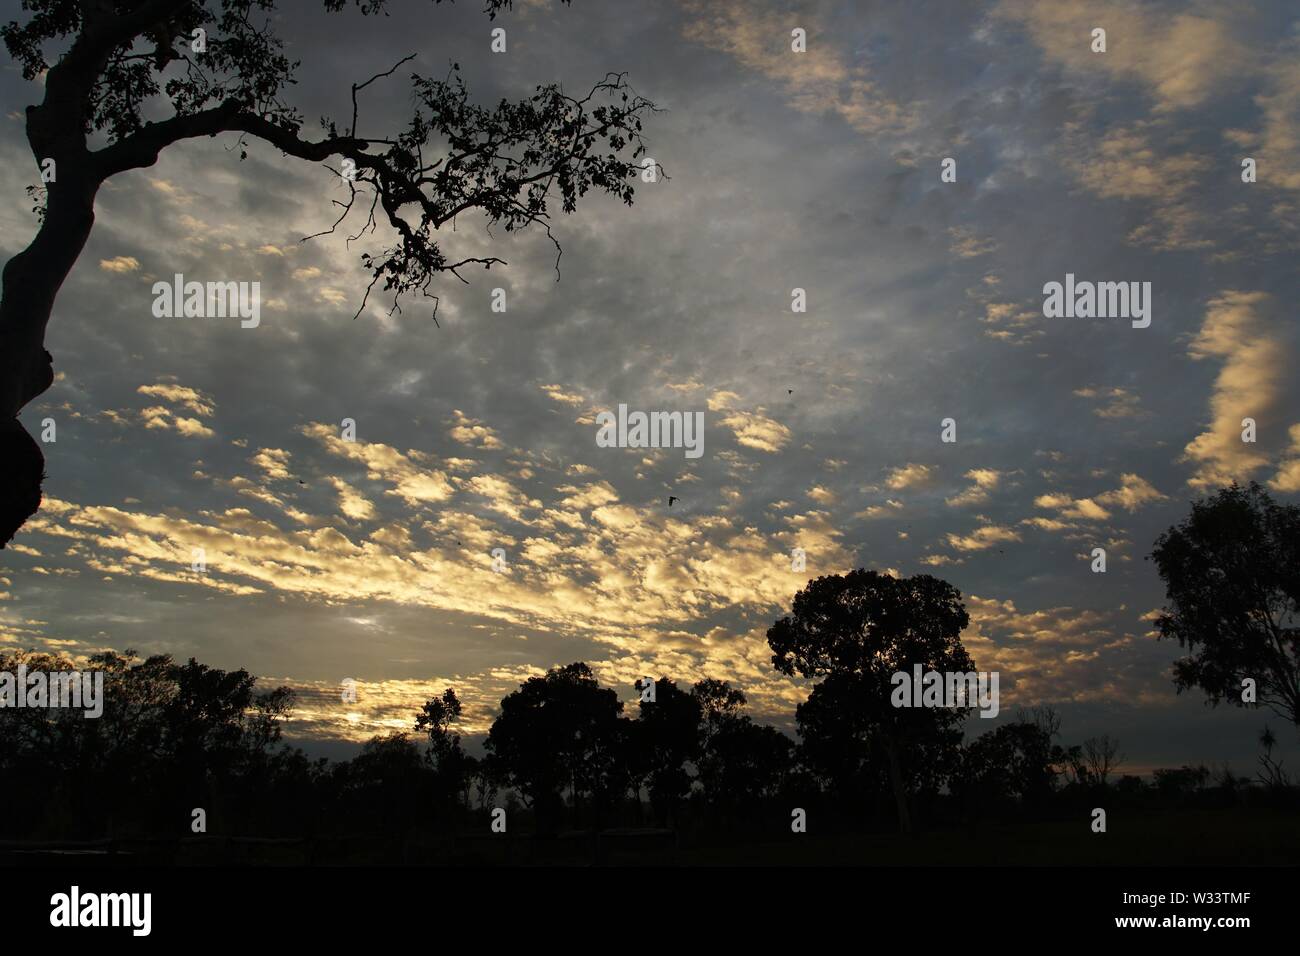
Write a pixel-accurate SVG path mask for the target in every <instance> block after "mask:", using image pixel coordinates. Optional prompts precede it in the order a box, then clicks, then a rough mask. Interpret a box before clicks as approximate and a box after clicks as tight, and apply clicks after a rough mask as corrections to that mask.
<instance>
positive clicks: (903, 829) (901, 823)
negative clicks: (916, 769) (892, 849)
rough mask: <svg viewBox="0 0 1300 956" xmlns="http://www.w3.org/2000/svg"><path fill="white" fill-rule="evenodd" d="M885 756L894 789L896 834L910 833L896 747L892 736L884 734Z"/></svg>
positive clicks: (904, 791)
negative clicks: (896, 810) (896, 819)
mask: <svg viewBox="0 0 1300 956" xmlns="http://www.w3.org/2000/svg"><path fill="white" fill-rule="evenodd" d="M884 741H885V755H886V756H887V757H888V758H889V783H890V786H892V787H893V789H894V805H895V806H896V807H897V808H898V832H899V833H911V832H912V816H911V814H910V813H909V812H908V809H907V787H906V786H905V784H904V782H903V769H902V767H901V766H900V764H899V760H898V746H897V744H896V743H895V742H894V736H893V734H891V733H888V732H886V733H885V734H884Z"/></svg>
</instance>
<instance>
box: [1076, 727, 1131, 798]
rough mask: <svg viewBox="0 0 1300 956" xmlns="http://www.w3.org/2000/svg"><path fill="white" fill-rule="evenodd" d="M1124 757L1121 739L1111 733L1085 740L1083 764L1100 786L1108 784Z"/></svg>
mask: <svg viewBox="0 0 1300 956" xmlns="http://www.w3.org/2000/svg"><path fill="white" fill-rule="evenodd" d="M1123 759H1124V758H1123V757H1122V756H1121V755H1120V752H1119V741H1118V740H1117V739H1116V738H1114V737H1112V736H1110V735H1109V734H1102V735H1101V736H1100V737H1089V738H1088V739H1087V740H1085V741H1084V742H1083V751H1082V760H1083V766H1084V767H1085V768H1086V769H1087V773H1088V779H1089V780H1090V781H1092V783H1094V784H1096V785H1097V786H1099V787H1104V786H1106V779H1107V778H1108V777H1109V776H1110V775H1111V772H1112V771H1114V769H1115V768H1116V767H1117V766H1119V764H1120V762H1121V761H1122V760H1123Z"/></svg>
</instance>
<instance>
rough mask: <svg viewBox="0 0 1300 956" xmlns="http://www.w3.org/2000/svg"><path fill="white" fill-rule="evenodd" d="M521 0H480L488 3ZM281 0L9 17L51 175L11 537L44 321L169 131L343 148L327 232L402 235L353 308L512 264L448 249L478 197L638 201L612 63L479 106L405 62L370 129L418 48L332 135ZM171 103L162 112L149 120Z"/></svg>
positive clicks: (20, 333)
mask: <svg viewBox="0 0 1300 956" xmlns="http://www.w3.org/2000/svg"><path fill="white" fill-rule="evenodd" d="M435 2H436V0H435ZM566 2H567V0H566ZM353 5H355V6H356V8H357V9H358V10H359V12H360V14H361V15H363V16H364V15H376V14H382V13H383V12H384V9H385V7H386V6H387V0H354V2H353V3H349V2H348V0H324V12H326V13H339V12H341V11H343V10H344V9H345V8H347V7H350V6H353ZM510 6H511V0H486V12H487V13H488V14H489V16H495V15H496V13H497V12H498V11H500V10H502V9H506V8H509V7H510ZM275 7H276V4H275V0H220V2H219V3H218V2H217V0H25V2H24V3H23V9H24V11H25V12H26V13H27V14H28V16H27V18H26V20H25V22H21V23H20V22H18V21H11V22H10V23H9V24H8V25H7V26H5V27H4V28H3V30H0V35H2V36H3V39H4V42H5V46H6V48H7V49H8V51H9V54H10V56H11V57H12V58H13V59H14V60H15V61H16V62H17V64H18V65H19V66H20V67H21V69H22V73H23V77H24V78H25V79H27V80H29V81H34V80H37V79H38V78H39V79H43V88H44V98H43V99H42V100H41V102H40V103H39V104H36V105H33V106H28V107H27V111H26V128H27V140H28V143H29V145H30V146H31V150H32V154H33V156H34V157H35V159H36V162H37V164H38V166H41V167H42V171H43V173H44V172H45V171H46V170H51V171H52V172H53V174H54V178H52V179H48V181H47V182H46V184H45V185H44V186H43V187H41V190H42V191H43V198H44V204H43V206H42V207H41V208H40V209H39V212H40V219H41V221H40V226H39V229H38V231H37V233H36V236H35V238H33V239H32V241H31V243H30V244H29V245H28V246H27V248H25V249H24V250H23V251H21V252H19V253H18V254H17V255H15V256H14V257H13V258H12V259H10V260H9V262H8V263H7V264H6V265H5V267H4V272H3V283H4V288H3V294H2V295H0V460H3V461H4V462H5V463H6V468H5V470H4V473H3V474H2V475H0V547H3V546H4V545H5V544H7V543H8V542H9V541H10V540H11V539H12V537H13V535H14V533H15V532H16V531H17V530H18V528H20V527H21V526H22V524H23V523H24V522H25V521H26V520H27V518H28V517H30V516H31V515H32V514H34V513H35V512H36V510H37V509H38V508H39V507H40V501H41V481H42V480H43V477H44V466H45V460H44V455H43V454H42V452H41V449H40V446H39V444H37V442H36V441H35V440H34V439H33V438H32V437H31V435H29V434H28V433H27V432H26V430H25V429H24V428H23V427H22V425H21V423H20V422H19V421H18V414H19V412H20V411H21V410H22V409H23V407H24V406H26V405H27V404H28V403H30V402H31V401H32V400H33V399H35V398H36V397H37V396H39V395H41V394H42V393H43V392H45V390H46V389H48V388H49V387H50V385H51V384H52V383H53V381H54V371H53V359H52V357H51V355H50V353H49V352H48V351H46V349H45V345H44V342H45V329H46V325H47V323H48V321H49V318H50V314H51V311H52V309H53V307H54V300H55V296H56V295H57V293H58V291H59V288H60V286H62V284H63V281H64V280H65V279H66V278H67V276H68V273H69V271H70V270H71V269H72V266H73V264H74V263H75V262H76V261H77V258H78V256H80V254H81V251H82V249H83V247H84V246H85V243H86V240H87V239H88V238H89V236H90V232H91V227H92V225H93V224H94V219H95V215H94V205H95V196H96V194H97V192H98V191H99V188H100V186H101V185H102V184H103V183H104V182H105V181H107V180H108V179H110V178H111V177H113V176H116V175H118V174H120V173H124V172H126V171H128V170H132V169H140V168H143V167H148V166H152V165H153V164H154V163H155V162H156V161H157V159H158V156H159V154H160V153H161V152H162V151H163V150H164V149H166V148H167V147H168V146H171V145H173V144H175V143H178V142H182V141H184V140H191V139H196V138H199V137H214V136H217V135H219V134H223V133H231V134H237V135H238V137H239V144H240V146H241V153H240V155H241V158H242V157H243V156H244V155H246V148H247V144H248V142H249V141H250V140H260V141H261V142H263V143H265V144H267V145H269V146H271V147H274V148H275V149H278V150H280V151H281V152H282V153H284V154H286V155H288V156H292V157H295V158H297V159H301V160H304V161H307V162H312V163H324V162H325V161H326V160H327V159H329V158H330V157H333V156H341V157H342V158H343V161H344V163H346V164H348V165H349V173H350V175H347V176H345V181H346V182H347V184H348V189H349V198H348V200H347V202H337V201H336V205H338V206H339V207H340V208H341V212H340V214H339V217H338V219H337V221H336V222H335V223H334V226H333V227H331V228H330V229H329V230H327V232H333V231H334V229H335V228H337V227H338V226H339V225H341V224H342V223H343V221H344V220H345V219H347V218H348V216H349V215H350V214H351V213H352V211H353V209H354V206H356V204H357V198H358V196H362V197H363V198H362V201H361V204H360V208H361V209H363V210H366V212H365V213H364V215H365V219H364V221H363V223H362V225H361V227H360V229H359V231H358V232H357V236H361V235H364V234H366V233H374V232H375V231H376V230H377V229H378V225H379V222H380V221H381V220H382V221H383V223H384V224H385V225H386V227H387V228H388V229H389V230H391V233H392V235H393V237H394V238H393V240H392V244H391V245H390V246H388V247H387V248H385V249H384V250H383V251H382V252H380V253H378V254H374V255H372V254H364V255H362V257H361V262H362V265H363V266H364V268H365V269H366V270H367V271H368V272H369V273H370V284H369V286H368V287H367V288H366V291H365V295H364V296H363V297H362V298H361V303H362V304H361V307H360V308H358V310H357V314H360V312H361V309H362V308H364V305H365V302H366V300H367V299H368V297H369V294H370V291H371V290H372V289H374V287H375V286H376V284H381V288H382V290H383V291H384V292H386V293H389V294H391V296H392V301H393V308H394V309H397V308H398V307H399V306H398V302H399V300H400V298H401V297H402V296H403V295H405V294H411V293H414V294H419V295H421V296H426V297H429V298H431V299H434V300H435V320H436V296H433V295H431V294H430V292H429V288H430V285H431V284H432V283H433V282H434V280H435V279H436V278H438V277H440V276H441V275H442V274H443V273H451V274H452V275H454V276H455V277H456V278H458V279H460V280H461V281H462V282H463V281H466V280H465V279H464V277H463V276H462V275H461V272H460V271H459V270H461V269H463V268H466V267H469V266H483V267H484V268H491V266H492V265H494V264H497V263H502V260H500V259H498V258H496V257H486V258H484V257H474V256H471V257H465V258H457V257H456V256H454V255H449V254H448V253H447V252H445V251H444V249H443V248H442V244H441V242H440V241H439V240H438V239H437V238H435V233H436V232H437V231H438V230H439V229H440V228H441V227H442V226H444V225H446V224H447V223H452V224H454V223H455V220H456V217H457V216H459V215H462V214H466V213H471V212H477V213H479V214H481V215H482V216H483V217H484V219H485V220H486V222H487V224H488V226H489V227H491V226H493V225H500V226H502V227H503V228H504V229H505V230H506V231H514V230H518V229H523V228H525V227H527V226H530V225H538V226H540V227H541V228H543V229H545V231H546V233H547V235H548V236H550V237H551V239H552V241H554V236H553V234H552V233H551V216H552V213H553V205H554V204H555V196H556V194H558V197H559V198H558V206H559V208H560V209H561V210H563V211H564V212H571V211H573V209H574V208H575V206H576V203H577V200H578V198H579V197H580V196H582V195H585V194H586V193H588V192H590V191H593V190H596V191H603V192H607V193H610V194H612V195H615V196H617V197H619V198H621V199H623V200H624V201H625V202H627V203H628V204H631V202H632V196H633V186H632V182H633V180H634V179H635V177H636V174H637V173H638V172H640V171H641V168H642V167H641V166H639V165H637V163H636V160H637V158H638V157H640V156H641V155H642V153H643V152H644V148H643V144H642V141H641V118H642V115H643V114H644V113H645V112H646V111H648V110H653V109H654V107H653V104H651V103H649V102H648V101H647V100H645V99H643V98H641V97H639V96H635V95H632V94H631V92H630V90H629V89H628V86H627V83H626V81H625V79H624V77H623V76H622V75H621V74H608V75H607V76H606V77H605V78H604V79H602V80H600V81H599V82H596V83H595V84H594V85H593V86H592V87H591V89H590V91H589V92H587V93H586V95H584V96H582V97H574V96H570V95H568V94H566V93H565V92H564V91H563V90H562V89H561V88H560V87H559V86H558V85H556V84H551V85H547V86H538V87H537V88H536V91H535V92H534V93H533V95H532V96H530V97H528V98H526V99H524V100H521V101H519V102H515V103H510V102H506V101H502V102H501V103H500V104H498V105H497V106H496V107H494V108H492V109H486V108H482V107H479V106H475V105H473V104H472V103H470V101H469V95H468V91H467V90H466V88H465V85H464V83H463V82H461V80H460V77H459V66H458V65H455V64H453V66H452V69H451V71H450V73H449V75H448V78H447V79H441V80H439V79H430V78H427V77H421V76H418V75H412V77H411V95H412V99H413V101H414V104H415V107H414V111H413V114H412V116H411V119H410V121H409V122H408V124H407V125H406V127H405V128H404V129H400V130H397V131H394V132H391V133H386V134H383V135H381V136H377V137H371V136H363V135H360V134H359V133H358V103H357V94H358V93H359V92H360V91H362V90H363V89H365V88H366V87H368V86H369V85H370V84H371V83H372V82H375V81H377V80H380V79H382V78H385V77H388V76H390V75H391V74H392V73H393V72H395V71H396V70H397V69H398V67H400V66H401V65H402V63H405V62H406V61H407V60H410V59H412V57H413V56H414V54H412V56H408V57H406V58H405V59H404V60H401V61H399V63H397V64H396V65H394V66H393V67H392V68H391V69H389V70H387V71H386V72H383V73H377V74H375V75H374V76H372V77H371V78H370V79H369V80H366V81H364V82H362V83H359V84H353V85H352V89H351V97H352V110H351V116H350V118H348V119H347V120H345V121H341V122H340V121H335V120H333V119H329V118H326V117H323V118H322V119H321V127H322V128H323V131H324V135H323V136H322V137H320V138H315V139H313V138H307V137H304V136H303V135H302V128H303V119H302V117H301V116H300V114H299V113H298V111H297V110H296V109H295V108H294V107H293V106H292V105H290V104H288V103H287V102H286V101H285V99H284V93H285V91H286V89H287V88H288V87H289V86H290V85H292V84H293V83H294V78H295V72H296V68H297V66H298V64H297V63H295V62H291V61H290V60H289V59H288V58H287V57H286V56H285V55H284V52H283V43H282V41H281V40H280V38H279V37H277V36H276V35H275V33H274V32H273V31H272V29H271V26H270V21H271V19H272V17H271V14H272V13H273V12H274V11H275ZM263 14H265V22H264V23H262V24H259V23H257V22H256V21H257V20H258V19H259V18H260V17H261V16H262V15H263ZM159 114H163V115H165V118H163V119H158V120H152V119H148V120H147V119H146V116H155V115H159ZM50 164H52V165H50ZM43 179H45V176H44V175H43ZM365 197H368V199H367V198H365ZM367 207H368V208H367ZM556 248H557V250H558V248H559V246H558V243H557V244H556ZM503 264H504V263H503Z"/></svg>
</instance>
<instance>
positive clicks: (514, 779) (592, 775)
mask: <svg viewBox="0 0 1300 956" xmlns="http://www.w3.org/2000/svg"><path fill="white" fill-rule="evenodd" d="M622 710H623V704H622V702H621V701H620V700H619V699H618V695H617V694H616V693H614V691H612V690H609V689H607V688H602V687H601V686H600V685H599V684H597V683H596V679H595V678H594V677H592V674H591V668H589V667H588V666H587V665H586V664H581V663H575V664H568V665H566V666H564V667H553V668H551V670H549V671H547V672H546V675H545V676H543V677H530V678H528V680H526V681H524V682H523V683H522V684H520V685H519V689H518V690H517V691H515V692H513V693H511V694H509V695H507V696H506V697H505V698H503V699H502V701H501V713H500V715H499V716H498V717H497V719H496V720H495V721H493V722H492V727H491V729H490V730H489V731H488V738H487V742H486V743H485V745H484V746H485V748H486V749H487V751H488V754H489V755H490V756H491V757H492V758H493V759H494V760H495V761H496V765H497V766H498V767H499V768H500V770H501V773H502V775H503V777H504V782H505V783H507V784H508V785H510V786H512V787H514V788H515V789H516V790H518V791H519V793H520V795H521V796H522V797H523V798H524V800H525V801H526V802H527V804H528V805H529V806H530V807H532V809H533V810H534V812H535V813H536V814H537V819H538V826H539V828H540V829H542V830H544V831H551V830H554V829H555V828H556V826H557V824H558V822H559V817H560V812H561V808H562V806H563V793H564V791H565V790H566V789H567V790H569V791H570V792H571V793H572V794H573V799H574V804H575V808H576V805H577V803H578V801H579V799H580V798H581V796H583V795H587V796H588V797H590V798H591V802H592V806H593V809H594V810H595V811H596V812H597V813H599V811H600V809H601V808H602V806H603V805H604V804H605V803H607V802H608V800H609V799H610V798H612V797H613V796H614V795H615V794H620V793H623V792H624V791H625V789H626V781H625V780H623V779H622V778H621V764H620V760H619V755H620V751H621V749H622V747H621V745H622V743H623V740H624V737H623V734H622V728H621V726H620V725H621V724H624V723H626V722H625V721H620V720H619V714H620V713H622Z"/></svg>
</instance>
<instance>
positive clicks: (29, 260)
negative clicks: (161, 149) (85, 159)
mask: <svg viewBox="0 0 1300 956" xmlns="http://www.w3.org/2000/svg"><path fill="white" fill-rule="evenodd" d="M78 166H81V163H76V162H69V161H65V162H63V163H61V164H60V165H59V167H58V168H57V170H56V175H57V179H56V180H55V182H53V183H51V184H50V186H49V192H48V201H47V204H46V211H45V220H44V222H43V223H42V224H41V227H40V230H39V231H38V232H37V233H36V237H35V238H34V239H33V240H32V242H31V244H30V245H29V246H28V247H27V248H26V249H24V250H23V251H22V252H20V253H18V254H17V255H16V256H14V257H13V258H12V259H10V260H9V262H8V263H7V264H6V265H5V267H4V273H3V289H2V290H0V548H3V547H4V546H5V545H7V544H8V543H9V542H10V540H12V538H13V536H14V533H15V532H16V531H17V530H18V529H19V528H20V527H22V525H23V522H25V521H26V520H27V519H28V518H29V517H31V516H32V515H33V514H35V513H36V509H37V508H39V507H40V504H41V481H42V480H43V478H44V477H45V456H44V455H43V454H42V453H41V446H40V445H39V444H38V443H37V441H36V440H35V439H34V438H33V437H32V436H31V435H30V434H28V432H27V431H26V429H24V428H23V425H22V423H21V422H20V421H19V420H18V413H19V412H20V411H22V409H23V407H24V406H26V405H27V404H28V403H29V402H31V401H32V400H33V399H34V398H36V397H37V396H38V395H40V394H42V393H43V392H44V391H45V390H46V389H48V388H49V387H50V385H51V384H52V383H53V382H54V367H53V360H52V358H51V356H50V353H49V352H47V351H46V350H45V326H46V324H47V323H48V322H49V319H50V313H51V311H52V310H53V308H54V297H55V295H56V294H57V293H58V291H59V287H60V286H62V285H63V280H64V279H66V278H67V277H68V273H69V272H70V271H71V270H72V266H73V264H74V263H75V262H76V261H77V257H78V256H79V255H80V254H81V250H82V249H83V248H84V247H85V245H86V239H87V238H88V237H89V236H90V229H91V226H92V225H93V224H94V221H95V193H96V191H97V189H98V186H99V180H98V177H96V176H95V175H94V173H93V172H92V171H91V170H90V169H89V168H85V167H83V168H78Z"/></svg>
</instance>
